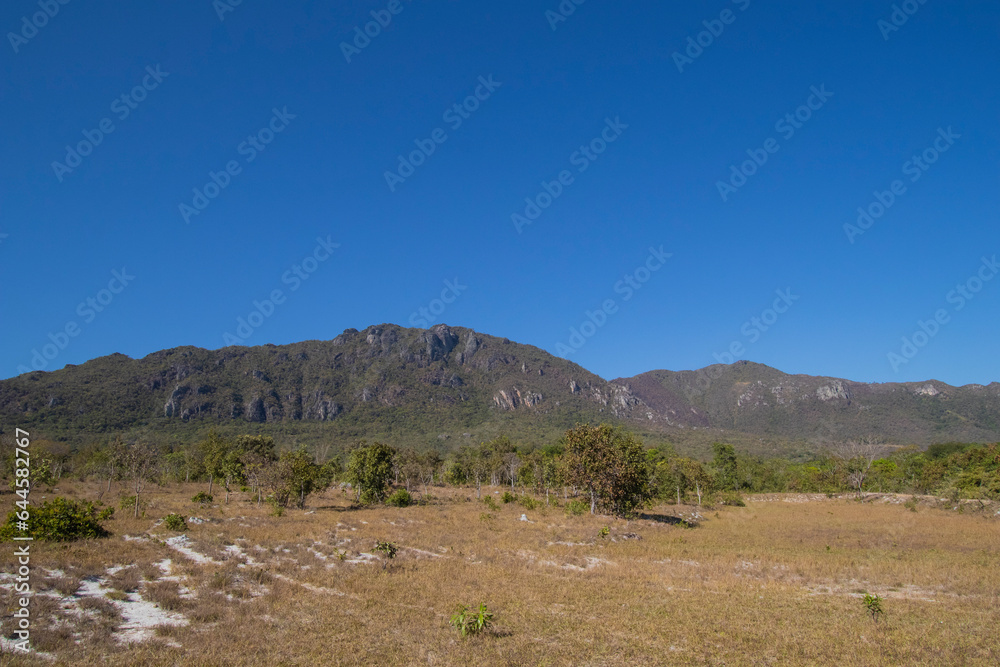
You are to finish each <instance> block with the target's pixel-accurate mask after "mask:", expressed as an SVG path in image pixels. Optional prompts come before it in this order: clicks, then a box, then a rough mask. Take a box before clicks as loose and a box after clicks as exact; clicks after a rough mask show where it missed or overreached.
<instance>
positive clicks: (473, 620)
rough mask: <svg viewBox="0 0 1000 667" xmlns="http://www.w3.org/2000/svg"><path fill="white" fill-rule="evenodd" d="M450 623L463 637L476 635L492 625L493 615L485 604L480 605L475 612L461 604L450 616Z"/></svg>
mask: <svg viewBox="0 0 1000 667" xmlns="http://www.w3.org/2000/svg"><path fill="white" fill-rule="evenodd" d="M450 623H451V626H452V627H454V628H455V629H456V630H458V632H459V633H460V634H461V635H462V636H463V637H468V636H469V635H477V634H479V633H480V632H483V631H484V630H488V629H489V627H490V626H491V625H493V613H492V612H491V611H489V610H488V609H487V608H486V603H485V602H483V603H480V605H479V609H478V610H476V611H473V610H471V609H469V608H468V607H467V606H465V605H464V604H463V605H459V606H458V608H457V609H456V610H455V613H454V614H452V617H451V621H450Z"/></svg>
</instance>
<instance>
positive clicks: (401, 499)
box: [385, 489, 413, 507]
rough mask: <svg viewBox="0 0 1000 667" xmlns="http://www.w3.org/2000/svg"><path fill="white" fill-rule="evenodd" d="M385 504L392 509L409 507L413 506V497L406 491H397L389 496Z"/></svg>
mask: <svg viewBox="0 0 1000 667" xmlns="http://www.w3.org/2000/svg"><path fill="white" fill-rule="evenodd" d="M385 502H386V504H388V505H392V506H393V507H409V506H410V505H412V504H413V496H411V495H410V492H409V491H407V490H406V489H399V490H398V491H396V492H395V493H393V494H392V495H391V496H389V499H388V500H386V501H385Z"/></svg>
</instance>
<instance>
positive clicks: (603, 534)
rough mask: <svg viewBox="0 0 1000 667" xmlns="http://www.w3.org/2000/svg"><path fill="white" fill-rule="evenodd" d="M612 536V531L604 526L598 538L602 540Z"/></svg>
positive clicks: (598, 533) (598, 532)
mask: <svg viewBox="0 0 1000 667" xmlns="http://www.w3.org/2000/svg"><path fill="white" fill-rule="evenodd" d="M610 534H611V529H610V528H608V527H607V526H604V527H603V528H601V529H600V530H599V531H597V536H598V537H599V538H601V539H602V540H603V539H605V538H607V536H608V535H610Z"/></svg>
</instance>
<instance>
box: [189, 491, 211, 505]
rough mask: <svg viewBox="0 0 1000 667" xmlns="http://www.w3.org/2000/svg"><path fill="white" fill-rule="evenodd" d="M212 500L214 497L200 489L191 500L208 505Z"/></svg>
mask: <svg viewBox="0 0 1000 667" xmlns="http://www.w3.org/2000/svg"><path fill="white" fill-rule="evenodd" d="M212 500H213V497H212V496H210V495H209V494H207V493H205V492H204V491H199V492H198V493H196V494H194V497H192V498H191V502H193V503H198V504H199V505H208V504H210V503H211V502H212Z"/></svg>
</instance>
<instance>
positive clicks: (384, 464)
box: [347, 440, 396, 503]
mask: <svg viewBox="0 0 1000 667" xmlns="http://www.w3.org/2000/svg"><path fill="white" fill-rule="evenodd" d="M395 456H396V450H395V449H394V448H392V447H390V446H389V445H385V444H382V443H380V442H375V443H372V444H370V445H369V444H367V443H365V442H364V441H363V440H362V441H361V442H360V443H359V444H358V446H357V447H355V448H354V449H353V450H351V452H350V455H349V457H348V461H347V479H348V481H349V482H350V483H351V484H353V485H354V486H355V487H357V490H358V498H359V499H360V500H361V501H362V502H365V503H373V502H381V501H382V500H384V499H385V496H386V492H387V491H388V488H389V479H390V478H391V477H392V464H393V459H394V458H395Z"/></svg>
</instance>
